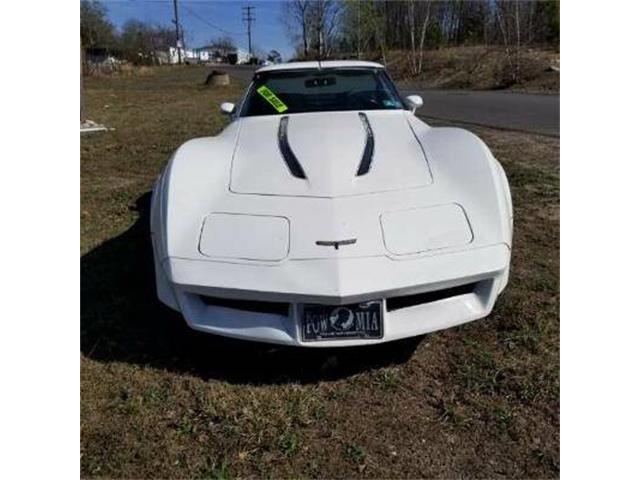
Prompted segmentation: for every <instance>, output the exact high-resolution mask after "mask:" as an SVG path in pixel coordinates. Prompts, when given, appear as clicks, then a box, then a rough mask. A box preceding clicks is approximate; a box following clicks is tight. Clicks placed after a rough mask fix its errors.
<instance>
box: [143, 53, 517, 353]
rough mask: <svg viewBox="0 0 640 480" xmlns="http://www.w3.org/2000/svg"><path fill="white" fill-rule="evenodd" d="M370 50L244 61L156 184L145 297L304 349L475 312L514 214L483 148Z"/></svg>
mask: <svg viewBox="0 0 640 480" xmlns="http://www.w3.org/2000/svg"><path fill="white" fill-rule="evenodd" d="M421 105H422V100H421V98H420V97H417V96H411V97H407V98H406V99H401V98H400V96H399V94H398V92H397V90H396V88H395V86H394V85H393V83H392V82H391V80H390V79H389V77H388V75H387V73H386V72H385V70H384V68H383V67H382V66H381V65H379V64H377V63H371V62H360V61H358V62H356V61H327V62H322V63H319V62H302V63H289V64H284V65H272V66H267V67H264V68H261V69H259V70H257V71H256V73H255V76H254V79H253V82H252V83H251V85H250V87H249V89H248V91H247V92H246V94H245V96H244V98H243V100H242V102H241V103H240V105H239V106H238V107H237V108H236V107H235V106H234V105H232V104H230V103H224V104H222V110H223V111H224V112H226V113H228V114H230V116H231V122H230V124H229V125H228V126H227V127H226V128H225V129H224V130H223V131H222V132H221V133H220V134H219V135H217V136H215V137H205V138H197V139H194V140H190V141H188V142H187V143H185V144H184V145H182V146H181V147H180V148H178V150H177V151H176V152H175V153H174V154H173V156H172V157H171V159H170V161H169V163H168V165H167V167H166V169H165V170H164V172H163V174H162V176H161V177H160V178H159V180H158V182H157V183H156V185H155V188H154V191H153V198H152V207H151V237H152V242H153V252H154V261H155V272H156V284H157V291H158V297H159V298H160V300H161V301H162V302H164V303H165V304H166V305H168V306H169V307H171V308H173V309H175V310H178V311H179V312H181V313H182V315H183V316H184V318H185V319H186V321H187V323H188V324H189V325H190V326H191V327H192V328H195V329H197V330H202V331H205V332H210V333H214V334H219V335H226V336H230V337H236V338H242V339H247V340H257V341H263V342H271V343H277V344H287V345H300V346H309V347H311V346H313V347H319V346H332V347H333V346H347V345H366V344H372V343H380V342H387V341H391V340H397V339H400V338H405V337H411V336H416V335H421V334H424V333H427V332H431V331H434V330H439V329H443V328H447V327H451V326H454V325H458V324H461V323H464V322H469V321H471V320H476V319H479V318H482V317H485V316H486V315H488V314H489V313H490V312H491V309H492V308H493V306H494V303H495V302H496V299H497V297H498V294H499V293H500V292H501V291H502V290H503V289H504V288H505V286H506V284H507V279H508V276H509V261H510V256H511V237H512V228H513V213H512V206H511V196H510V192H509V185H508V183H507V178H506V176H505V174H504V171H503V169H502V167H501V166H500V164H499V163H498V162H497V161H496V159H495V158H494V157H493V155H492V154H491V152H490V151H489V149H488V148H487V146H486V145H485V144H484V143H483V142H482V141H481V140H480V139H478V137H476V136H475V135H473V134H472V133H470V132H468V131H465V130H461V129H458V128H434V127H430V126H429V125H427V124H426V123H424V122H422V121H421V120H419V119H418V118H417V117H416V116H415V115H414V111H415V109H416V108H418V107H420V106H421Z"/></svg>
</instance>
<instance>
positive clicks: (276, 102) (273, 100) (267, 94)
mask: <svg viewBox="0 0 640 480" xmlns="http://www.w3.org/2000/svg"><path fill="white" fill-rule="evenodd" d="M256 91H257V92H258V93H259V94H260V96H261V97H262V98H264V99H265V100H266V101H267V102H269V103H270V104H271V106H272V107H273V108H275V109H276V111H277V112H278V113H282V112H285V111H286V110H287V109H288V108H289V107H287V106H286V105H285V104H284V102H283V101H282V100H280V99H279V98H278V96H277V95H276V94H275V93H273V92H272V91H271V90H269V87H267V86H266V85H262V86H261V87H260V88H258V89H257V90H256Z"/></svg>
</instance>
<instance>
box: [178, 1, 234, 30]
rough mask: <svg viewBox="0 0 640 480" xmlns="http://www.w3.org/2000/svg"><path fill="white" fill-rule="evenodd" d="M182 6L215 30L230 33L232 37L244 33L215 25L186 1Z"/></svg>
mask: <svg viewBox="0 0 640 480" xmlns="http://www.w3.org/2000/svg"><path fill="white" fill-rule="evenodd" d="M182 8H184V9H185V10H186V11H187V12H189V13H190V14H191V15H192V16H193V17H195V18H197V19H198V20H200V21H201V22H202V23H204V24H205V25H207V26H209V27H211V28H213V29H214V30H218V31H219V32H222V33H224V34H226V35H230V36H232V37H235V36H239V35H242V33H239V32H230V31H228V30H225V29H224V28H220V27H218V26H217V25H214V24H213V23H211V22H210V21H209V20H207V19H205V18H203V17H201V16H200V15H199V14H197V13H196V12H194V11H193V10H192V9H191V8H190V7H187V6H186V5H185V4H184V3H183V4H182Z"/></svg>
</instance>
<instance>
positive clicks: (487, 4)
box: [282, 0, 560, 75]
mask: <svg viewBox="0 0 640 480" xmlns="http://www.w3.org/2000/svg"><path fill="white" fill-rule="evenodd" d="M282 9H283V12H282V14H283V15H282V17H283V21H284V23H285V25H286V27H287V32H288V34H289V37H290V39H291V40H292V42H293V43H294V44H295V46H296V57H298V58H299V59H309V58H318V57H319V58H329V57H341V58H344V57H355V58H376V59H380V60H382V61H383V62H384V61H386V56H387V52H388V51H390V50H403V51H406V52H408V55H409V58H410V64H411V71H412V73H413V74H415V75H417V74H419V73H421V72H422V69H423V63H422V62H423V52H424V51H425V50H426V49H430V48H439V47H442V46H450V45H479V44H484V45H499V46H501V47H503V48H504V49H505V53H506V55H507V57H508V60H509V62H510V63H512V64H513V69H514V74H515V75H517V74H518V72H517V69H518V61H519V58H518V57H519V53H520V49H521V48H523V47H526V46H534V45H535V46H552V47H557V46H559V42H560V4H559V2H558V1H555V0H404V1H389V0H293V1H290V2H286V3H284V4H283V6H282Z"/></svg>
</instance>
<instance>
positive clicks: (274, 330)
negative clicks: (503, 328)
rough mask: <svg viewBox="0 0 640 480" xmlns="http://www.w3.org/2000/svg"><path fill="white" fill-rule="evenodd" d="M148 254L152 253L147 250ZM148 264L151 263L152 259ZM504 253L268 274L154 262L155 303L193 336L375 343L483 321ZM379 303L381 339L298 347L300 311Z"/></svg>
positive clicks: (504, 270)
mask: <svg viewBox="0 0 640 480" xmlns="http://www.w3.org/2000/svg"><path fill="white" fill-rule="evenodd" d="M154 253H155V249H154ZM154 259H155V257H154ZM509 259H510V249H509V247H508V246H507V245H505V244H499V245H493V246H490V247H484V248H479V249H473V250H464V251H459V252H452V253H446V254H439V255H431V256H423V257H417V258H412V259H405V260H395V259H391V258H389V257H383V256H381V257H362V258H344V259H316V260H289V261H287V262H284V263H280V264H275V265H271V266H265V265H256V264H247V263H243V264H241V263H224V262H214V261H198V260H186V259H178V258H168V259H165V260H164V261H163V262H162V264H160V262H158V260H157V259H155V260H156V261H155V267H156V284H157V290H158V297H159V298H160V300H162V301H163V302H164V303H165V304H167V305H169V306H170V307H172V308H174V309H176V310H178V311H180V312H181V313H182V315H183V316H184V318H185V320H186V321H187V323H188V325H189V326H190V327H192V328H194V329H196V330H200V331H204V332H209V333H214V334H218V335H223V336H229V337H234V338H240V339H245V340H254V341H261V342H268V343H276V344H282V345H297V346H305V347H338V346H352V345H367V344H374V343H382V342H388V341H393V340H398V339H401V338H407V337H413V336H417V335H422V334H425V333H429V332H433V331H436V330H441V329H444V328H448V327H452V326H455V325H459V324H462V323H466V322H470V321H473V320H477V319H479V318H483V317H485V316H487V315H488V314H489V313H490V312H491V310H492V308H493V305H494V303H495V301H496V298H497V296H498V294H499V293H500V292H501V291H502V290H503V289H504V287H505V285H506V283H507V280H508V272H509ZM470 283H473V284H474V288H473V291H471V292H470V293H465V294H462V295H455V296H452V297H448V298H442V299H438V300H436V301H429V302H426V303H419V304H414V305H411V306H407V307H404V308H397V309H393V310H391V309H389V308H387V301H386V300H387V299H389V298H394V297H400V296H406V295H414V294H418V293H424V292H432V291H439V290H442V289H449V288H451V287H456V286H459V285H466V284H470ZM203 296H207V297H217V298H228V299H239V300H251V301H264V302H286V303H288V304H289V308H288V313H287V314H274V313H264V312H258V311H249V310H245V309H238V308H229V307H226V306H217V305H211V304H208V302H205V301H203V298H202V297H203ZM377 299H382V300H383V309H384V320H383V321H384V337H383V338H381V339H375V340H361V339H345V340H326V341H315V342H302V341H301V340H300V338H301V335H300V332H299V324H300V322H299V315H300V314H301V306H302V304H304V303H319V304H326V305H341V304H349V303H356V302H364V301H368V300H377Z"/></svg>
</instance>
